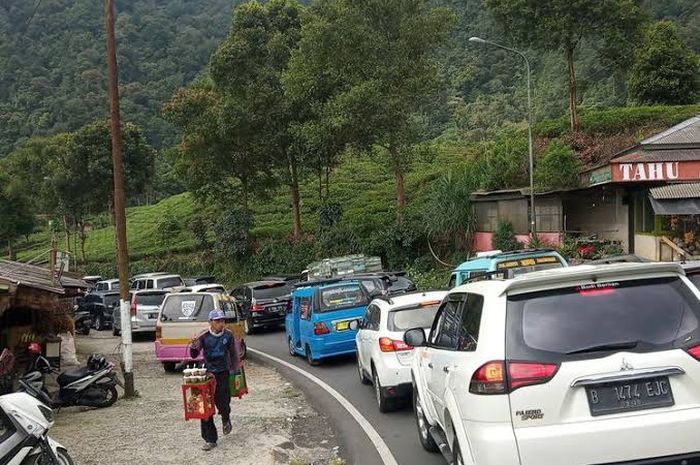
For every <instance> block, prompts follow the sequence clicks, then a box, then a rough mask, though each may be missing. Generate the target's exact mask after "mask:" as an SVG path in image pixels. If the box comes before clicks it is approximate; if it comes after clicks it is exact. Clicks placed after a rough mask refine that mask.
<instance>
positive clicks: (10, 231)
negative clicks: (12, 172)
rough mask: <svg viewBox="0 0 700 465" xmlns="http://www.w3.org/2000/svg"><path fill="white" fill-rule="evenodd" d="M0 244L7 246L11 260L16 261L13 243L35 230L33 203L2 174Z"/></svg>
mask: <svg viewBox="0 0 700 465" xmlns="http://www.w3.org/2000/svg"><path fill="white" fill-rule="evenodd" d="M0 218H2V221H0V244H3V245H7V252H8V256H9V258H10V260H14V259H15V253H14V249H13V246H12V244H13V242H14V240H15V239H17V238H18V237H20V236H24V235H27V234H29V233H30V232H32V230H33V229H34V224H35V220H34V213H33V212H32V210H31V202H30V201H29V199H28V198H27V196H26V195H24V193H23V192H22V191H21V190H20V189H19V186H18V185H17V184H16V183H14V182H12V181H11V178H10V177H9V176H7V175H5V174H0Z"/></svg>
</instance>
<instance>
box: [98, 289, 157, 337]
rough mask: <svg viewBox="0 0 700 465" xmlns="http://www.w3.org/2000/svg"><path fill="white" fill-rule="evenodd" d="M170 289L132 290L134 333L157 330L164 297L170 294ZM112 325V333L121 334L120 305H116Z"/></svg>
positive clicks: (132, 330)
mask: <svg viewBox="0 0 700 465" xmlns="http://www.w3.org/2000/svg"><path fill="white" fill-rule="evenodd" d="M168 294H169V292H168V291H163V290H159V289H153V290H143V291H131V309H130V310H131V332H132V333H154V334H155V332H156V322H157V321H158V311H159V310H160V304H162V303H163V299H165V296H166V295H168ZM112 321H113V322H114V323H113V325H112V334H114V335H115V336H119V335H120V334H121V318H120V317H119V307H118V306H117V307H115V309H114V314H113V320H112Z"/></svg>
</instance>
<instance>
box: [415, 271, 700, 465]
mask: <svg viewBox="0 0 700 465" xmlns="http://www.w3.org/2000/svg"><path fill="white" fill-rule="evenodd" d="M404 340H405V343H406V344H409V345H412V346H415V347H417V349H416V350H415V351H414V352H415V353H414V358H413V364H412V376H413V379H414V390H413V391H414V405H415V415H416V420H417V425H418V430H419V437H420V440H421V443H422V444H423V446H424V447H425V448H426V449H428V450H432V451H437V450H440V451H441V452H443V454H444V455H445V456H446V458H447V460H448V462H449V463H456V464H464V463H469V464H475V465H516V464H517V465H579V464H580V465H584V464H585V465H590V464H619V463H625V464H628V465H637V464H642V463H643V464H667V465H672V464H673V465H675V464H692V463H700V442H699V441H698V431H700V293H699V291H698V290H697V289H695V288H694V287H693V286H692V285H691V284H690V282H689V281H688V279H687V278H686V277H685V276H684V275H683V271H682V270H681V268H680V267H679V266H678V265H675V264H672V263H648V264H619V265H602V266H579V267H572V268H568V269H560V270H555V271H542V272H536V273H532V274H530V275H524V276H522V277H519V278H515V279H513V280H508V281H497V280H491V281H479V282H474V283H470V284H466V285H464V286H461V287H458V288H456V289H453V290H452V291H450V293H449V295H448V296H447V298H446V299H445V301H444V302H443V304H442V305H441V307H440V309H439V310H438V314H437V316H436V318H435V322H434V324H433V327H432V328H431V332H430V335H429V336H428V339H427V341H426V339H425V335H424V332H423V330H422V329H417V330H410V331H408V332H407V333H406V334H405V336H404Z"/></svg>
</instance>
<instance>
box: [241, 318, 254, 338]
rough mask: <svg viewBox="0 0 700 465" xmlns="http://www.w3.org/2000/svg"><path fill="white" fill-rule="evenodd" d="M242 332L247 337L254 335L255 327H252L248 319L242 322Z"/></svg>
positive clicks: (251, 322)
mask: <svg viewBox="0 0 700 465" xmlns="http://www.w3.org/2000/svg"><path fill="white" fill-rule="evenodd" d="M243 331H244V332H245V333H246V334H247V335H251V334H254V333H255V327H254V326H253V320H251V319H250V318H246V319H245V320H243Z"/></svg>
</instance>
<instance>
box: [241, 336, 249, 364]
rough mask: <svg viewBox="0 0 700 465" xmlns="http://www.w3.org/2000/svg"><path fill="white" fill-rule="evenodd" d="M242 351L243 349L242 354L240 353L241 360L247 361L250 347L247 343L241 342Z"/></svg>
mask: <svg viewBox="0 0 700 465" xmlns="http://www.w3.org/2000/svg"><path fill="white" fill-rule="evenodd" d="M240 349H241V353H240V356H241V360H245V359H246V357H247V356H248V346H247V345H245V341H241V348H240Z"/></svg>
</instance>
